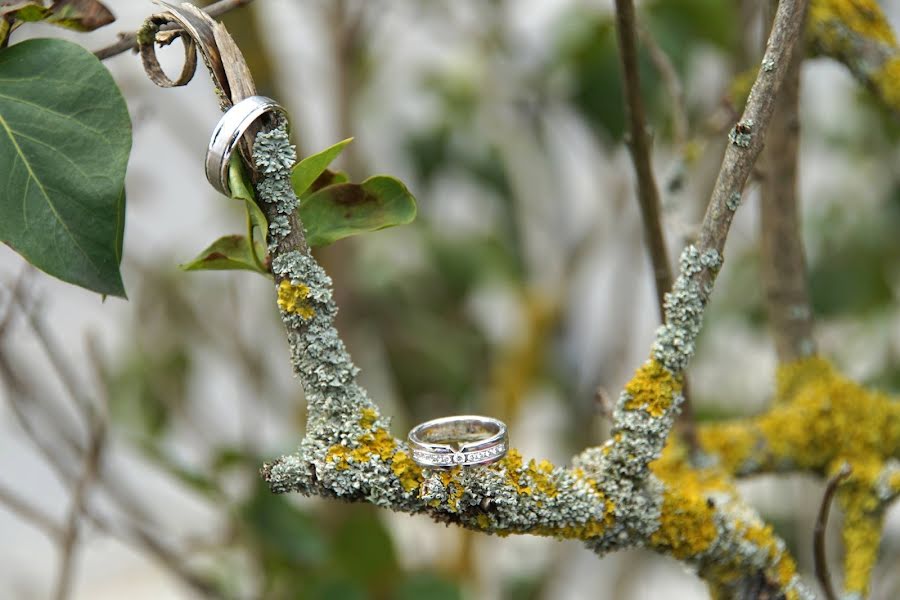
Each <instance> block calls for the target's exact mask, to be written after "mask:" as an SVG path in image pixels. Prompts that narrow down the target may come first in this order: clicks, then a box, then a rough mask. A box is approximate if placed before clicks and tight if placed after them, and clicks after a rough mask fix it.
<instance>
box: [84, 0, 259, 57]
mask: <svg viewBox="0 0 900 600" xmlns="http://www.w3.org/2000/svg"><path fill="white" fill-rule="evenodd" d="M251 2H253V0H219V1H218V2H216V3H215V4H211V5H209V6H207V7H206V8H204V9H203V10H204V11H205V12H206V13H207V14H208V15H209V16H210V17H212V18H214V19H215V18H218V17H220V16H222V15H224V14H225V13H227V12H230V11H232V10H234V9H236V8H240V7H242V6H244V5H246V4H250V3H251ZM175 29H178V27H176V26H174V25H170V26H167V27H162V28H161V30H162V31H172V30H175ZM129 50H137V32H130V33H120V34H119V41H118V42H116V43H114V44H110V45H109V46H106V47H104V48H100V49H99V50H95V51H94V56H96V57H97V58H99V59H100V60H106V59H107V58H110V57H113V56H116V55H118V54H122V53H123V52H128V51H129Z"/></svg>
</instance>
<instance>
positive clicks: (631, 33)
mask: <svg viewBox="0 0 900 600" xmlns="http://www.w3.org/2000/svg"><path fill="white" fill-rule="evenodd" d="M616 32H617V34H618V39H619V53H620V56H621V59H622V74H623V77H622V80H623V82H624V89H625V112H626V113H627V115H628V121H629V128H630V131H631V140H630V143H629V144H628V149H629V150H630V151H631V160H632V162H633V163H634V170H635V175H636V176H637V198H638V204H639V205H640V207H641V221H642V222H643V224H644V243H645V244H646V245H647V251H648V252H649V253H650V262H651V264H652V267H653V278H654V281H655V283H656V300H657V306H658V308H659V318H660V321H665V319H666V308H665V304H666V292H668V291H669V290H671V289H672V285H673V279H672V267H671V265H670V264H669V253H668V250H667V249H666V239H665V234H664V233H663V229H662V220H661V217H660V202H659V189H658V188H657V186H656V179H655V178H654V177H653V165H652V162H651V158H650V136H649V134H648V132H647V117H646V114H645V111H644V102H643V100H642V99H641V82H640V74H639V72H638V51H637V24H636V17H635V13H634V3H633V2H632V0H616ZM644 37H645V38H650V37H651V36H649V35H645V36H644ZM645 42H646V39H645ZM656 49H657V50H658V51H659V54H660V56H661V57H662V59H663V61H662V62H664V63H665V64H666V65H668V67H670V68H669V70H668V72H669V73H670V74H674V71H673V69H671V63H670V62H668V60H667V57H665V54H663V53H662V51H661V50H660V49H659V48H658V47H656ZM676 81H677V78H676ZM684 383H685V385H683V387H682V397H683V401H682V404H681V415H680V417H679V425H680V431H681V434H682V436H683V437H684V439H685V441H686V442H687V444H688V446H689V447H690V448H691V450H692V451H693V452H696V451H697V449H698V444H697V432H696V429H695V427H694V411H693V409H692V408H691V403H690V400H689V399H688V391H687V382H686V381H685V382H684Z"/></svg>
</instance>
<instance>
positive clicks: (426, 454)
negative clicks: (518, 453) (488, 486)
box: [408, 415, 509, 467]
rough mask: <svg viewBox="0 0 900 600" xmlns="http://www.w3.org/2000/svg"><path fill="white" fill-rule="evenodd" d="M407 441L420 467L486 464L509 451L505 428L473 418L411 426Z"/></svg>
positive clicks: (451, 418)
mask: <svg viewBox="0 0 900 600" xmlns="http://www.w3.org/2000/svg"><path fill="white" fill-rule="evenodd" d="M408 439H409V446H410V449H411V450H412V459H413V461H415V462H416V463H417V464H418V465H420V466H423V467H455V466H463V467H472V466H477V465H489V464H491V463H494V462H497V461H498V460H500V459H501V458H503V457H504V456H505V455H506V451H507V449H508V448H509V436H508V435H507V432H506V425H505V424H504V423H503V422H502V421H499V420H497V419H492V418H490V417H480V416H476V415H462V416H455V417H441V418H439V419H434V420H432V421H426V422H425V423H421V424H419V425H416V426H415V427H413V428H412V430H410V432H409V436H408Z"/></svg>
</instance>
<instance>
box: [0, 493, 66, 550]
mask: <svg viewBox="0 0 900 600" xmlns="http://www.w3.org/2000/svg"><path fill="white" fill-rule="evenodd" d="M0 504H3V505H5V506H6V507H7V508H8V509H9V510H10V511H12V512H14V513H16V514H17V515H19V516H20V517H21V518H22V519H23V520H25V521H28V522H29V523H31V524H32V525H34V526H36V527H37V528H38V529H40V530H41V531H43V532H44V533H45V534H46V535H47V537H49V538H50V539H51V540H59V539H62V537H63V530H62V528H61V527H60V526H59V525H57V524H56V523H55V522H54V521H53V519H52V518H51V517H50V515H47V514H45V513H44V512H42V511H41V510H40V509H38V508H35V507H34V506H32V505H31V504H29V503H28V501H26V500H23V499H22V498H20V497H19V496H18V495H17V494H16V493H15V492H13V491H12V490H9V489H7V488H6V487H4V486H2V485H0Z"/></svg>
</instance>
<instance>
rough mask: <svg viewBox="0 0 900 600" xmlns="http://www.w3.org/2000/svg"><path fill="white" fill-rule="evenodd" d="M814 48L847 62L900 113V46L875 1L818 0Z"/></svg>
mask: <svg viewBox="0 0 900 600" xmlns="http://www.w3.org/2000/svg"><path fill="white" fill-rule="evenodd" d="M808 29H809V33H808V37H809V39H810V42H811V46H812V48H813V49H814V50H815V51H817V52H819V53H820V54H824V55H826V56H830V57H832V58H834V59H836V60H839V61H841V62H843V63H844V64H845V65H847V67H848V68H849V69H850V71H851V72H852V73H853V74H854V75H855V76H856V77H857V79H859V80H860V81H861V82H862V83H863V84H864V85H866V86H867V87H869V88H870V89H871V90H872V91H873V92H874V93H875V95H876V96H877V97H878V98H879V99H880V100H881V101H882V103H883V104H884V105H885V106H886V107H887V108H888V109H889V110H891V111H893V112H894V113H897V114H900V46H898V45H897V40H896V37H895V35H894V32H893V31H892V30H891V26H890V23H889V22H888V19H887V18H886V17H885V15H884V12H883V11H882V9H881V7H880V6H879V4H878V2H876V1H875V0H815V1H814V2H812V3H811V5H810V12H809V26H808Z"/></svg>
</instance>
